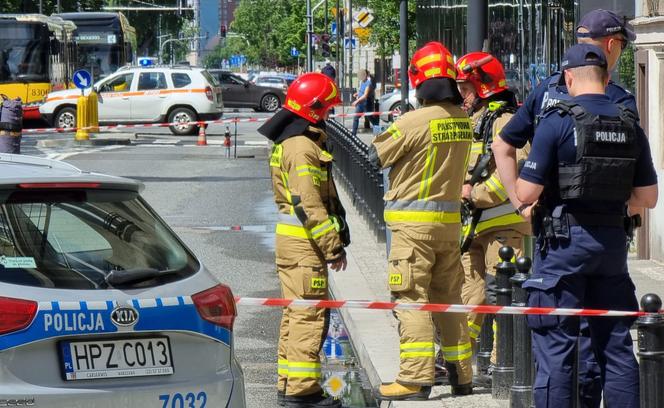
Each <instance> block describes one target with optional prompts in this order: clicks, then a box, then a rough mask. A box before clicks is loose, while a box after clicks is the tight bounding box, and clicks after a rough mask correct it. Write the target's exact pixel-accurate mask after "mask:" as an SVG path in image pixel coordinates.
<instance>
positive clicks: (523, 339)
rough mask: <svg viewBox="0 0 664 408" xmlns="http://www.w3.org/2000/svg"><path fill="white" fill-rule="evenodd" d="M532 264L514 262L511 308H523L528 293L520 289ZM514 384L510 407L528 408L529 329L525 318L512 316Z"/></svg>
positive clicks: (530, 382) (530, 380)
mask: <svg viewBox="0 0 664 408" xmlns="http://www.w3.org/2000/svg"><path fill="white" fill-rule="evenodd" d="M532 264H533V262H532V261H531V260H530V258H526V257H523V256H522V257H520V258H519V259H517V260H516V269H517V270H518V273H516V274H515V275H514V276H512V278H511V279H510V281H511V282H512V287H513V288H514V291H513V292H512V306H519V307H525V306H526V305H527V302H528V292H526V290H525V289H524V288H523V287H522V286H523V283H524V282H525V281H526V279H528V274H529V272H530V267H531V266H532ZM513 350H514V384H513V385H512V389H511V393H510V394H511V396H510V407H512V408H530V405H531V404H532V400H533V361H532V359H533V358H532V346H531V337H530V328H529V327H528V323H527V322H526V316H520V315H514V348H513Z"/></svg>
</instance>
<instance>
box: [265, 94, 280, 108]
mask: <svg viewBox="0 0 664 408" xmlns="http://www.w3.org/2000/svg"><path fill="white" fill-rule="evenodd" d="M280 107H281V101H279V98H277V95H274V94H267V95H265V96H263V99H261V109H262V110H263V111H265V112H276V111H277V110H278V109H279V108H280Z"/></svg>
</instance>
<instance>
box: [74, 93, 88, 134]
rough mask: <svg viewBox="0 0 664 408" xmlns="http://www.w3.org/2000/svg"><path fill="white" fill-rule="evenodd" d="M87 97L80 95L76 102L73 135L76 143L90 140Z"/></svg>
mask: <svg viewBox="0 0 664 408" xmlns="http://www.w3.org/2000/svg"><path fill="white" fill-rule="evenodd" d="M88 102H89V100H88V97H87V96H84V95H81V96H79V97H78V100H77V102H76V128H77V129H76V134H75V135H74V139H75V140H76V141H79V142H80V141H86V140H90V135H89V134H88V126H90V122H89V121H88V120H89V119H90V118H89V116H88V109H89V106H88Z"/></svg>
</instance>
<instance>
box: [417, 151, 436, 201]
mask: <svg viewBox="0 0 664 408" xmlns="http://www.w3.org/2000/svg"><path fill="white" fill-rule="evenodd" d="M437 154H438V147H437V146H429V148H428V149H427V158H426V161H425V162H424V171H423V172H422V181H421V182H420V194H419V195H418V196H417V199H418V200H427V199H428V198H429V193H430V192H431V182H432V180H433V169H434V167H435V166H436V155H437Z"/></svg>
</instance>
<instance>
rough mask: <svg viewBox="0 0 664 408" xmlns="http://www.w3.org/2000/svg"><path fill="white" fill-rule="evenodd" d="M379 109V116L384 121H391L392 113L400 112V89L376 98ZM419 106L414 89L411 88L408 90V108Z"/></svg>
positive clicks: (392, 118)
mask: <svg viewBox="0 0 664 408" xmlns="http://www.w3.org/2000/svg"><path fill="white" fill-rule="evenodd" d="M378 104H379V106H380V107H379V108H378V109H380V112H381V114H380V118H381V119H382V120H383V121H385V122H392V121H393V120H394V114H393V113H395V114H398V113H400V112H401V90H400V89H396V90H394V91H392V92H389V93H386V94H385V95H383V96H381V97H380V99H378ZM418 106H419V104H418V103H417V98H416V97H415V90H414V89H411V90H410V91H409V92H408V109H409V110H412V109H415V108H417V107H418Z"/></svg>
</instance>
